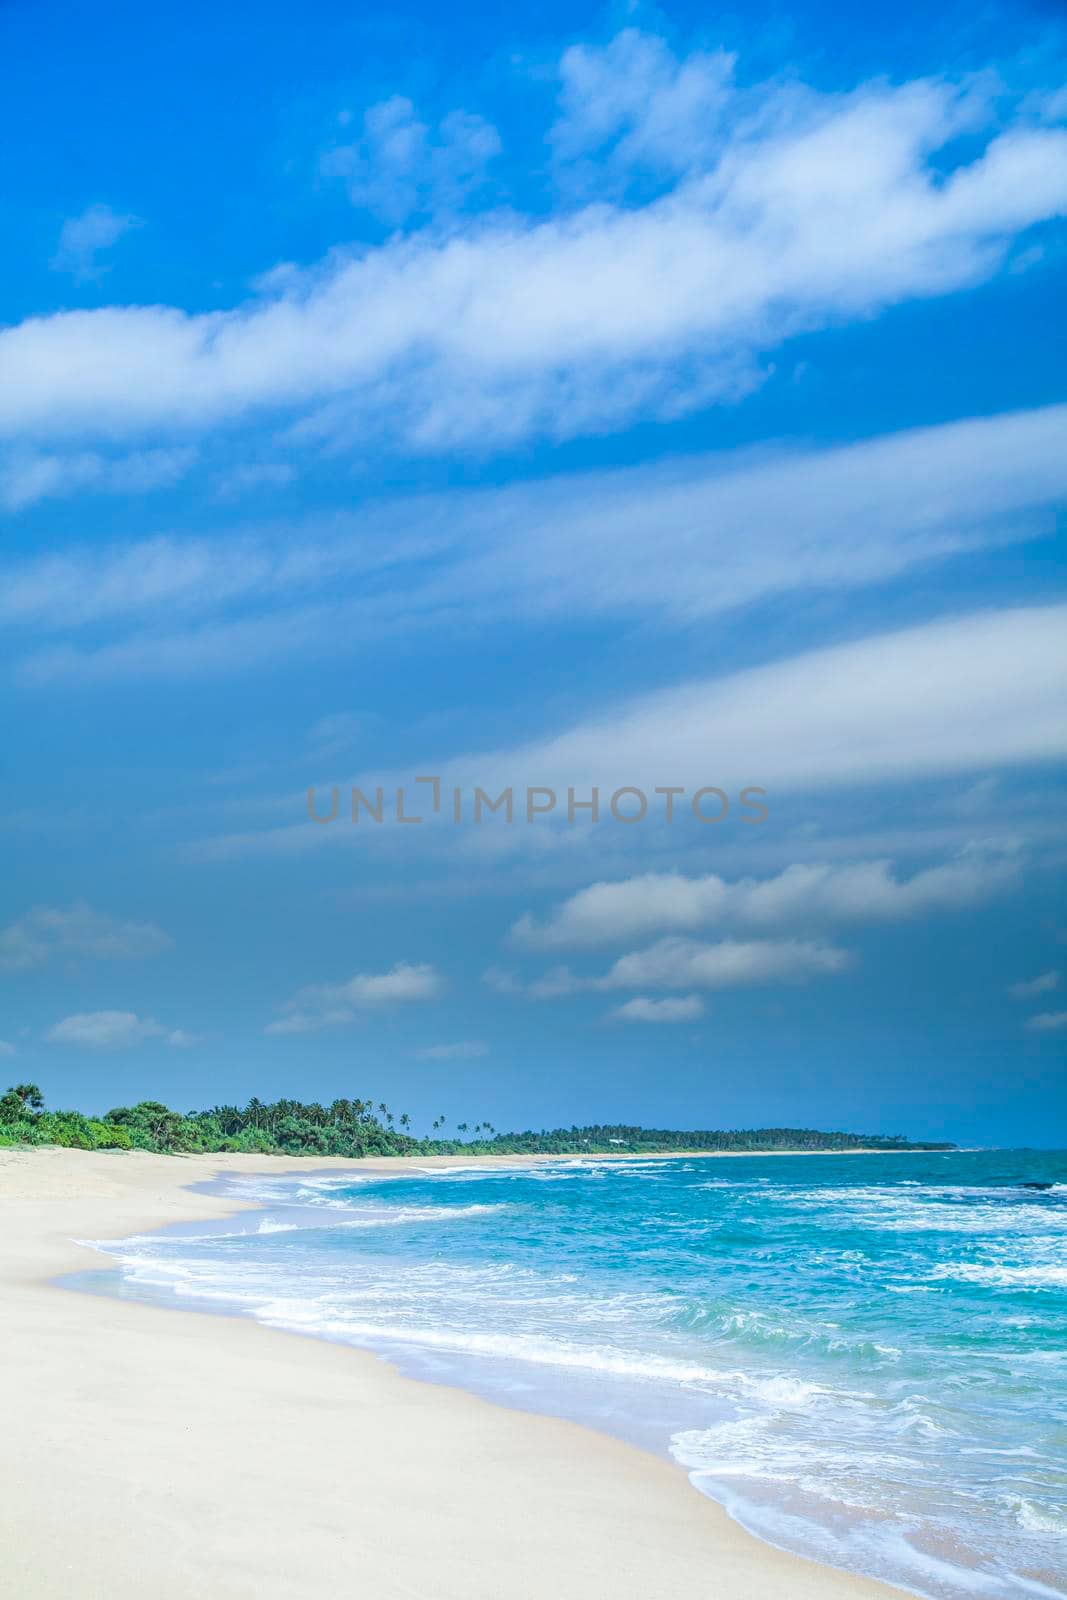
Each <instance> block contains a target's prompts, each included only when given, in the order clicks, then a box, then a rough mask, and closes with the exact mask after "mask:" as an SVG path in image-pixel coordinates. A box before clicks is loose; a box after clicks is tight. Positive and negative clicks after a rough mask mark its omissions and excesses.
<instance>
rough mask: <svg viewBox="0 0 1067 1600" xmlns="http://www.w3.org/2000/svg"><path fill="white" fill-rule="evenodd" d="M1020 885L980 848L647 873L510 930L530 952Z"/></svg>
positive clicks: (908, 907)
mask: <svg viewBox="0 0 1067 1600" xmlns="http://www.w3.org/2000/svg"><path fill="white" fill-rule="evenodd" d="M1018 882H1019V868H1018V866H1017V864H1016V863H1015V862H1014V861H1011V860H1005V859H1003V858H997V857H993V858H990V857H987V856H982V855H974V854H972V855H968V856H964V857H962V858H961V859H960V860H958V861H952V862H948V863H946V864H945V865H943V866H937V867H929V868H927V869H925V870H924V871H921V872H917V873H915V874H913V876H912V877H911V878H909V879H907V880H905V881H901V880H900V879H898V878H896V877H895V876H894V874H893V868H892V864H891V863H890V862H888V861H864V862H857V863H854V864H850V865H841V866H834V865H827V864H825V863H818V864H812V865H807V864H795V865H793V866H790V867H787V868H786V869H785V871H784V872H780V873H778V874H777V875H776V876H775V877H772V878H763V879H757V878H741V879H738V880H736V881H735V882H732V883H731V882H728V881H727V880H726V879H724V878H721V877H719V876H718V875H717V874H715V873H709V874H708V875H707V876H706V877H702V878H691V877H686V876H685V875H684V874H683V873H680V872H648V873H642V874H641V875H640V876H638V877H634V878H627V879H624V880H623V881H622V882H618V883H594V884H591V885H590V886H589V888H587V889H582V890H580V891H579V892H578V893H577V894H575V895H572V896H571V898H570V899H569V900H566V901H564V903H563V904H562V905H561V906H559V907H557V908H556V910H555V911H554V912H552V914H551V915H550V916H549V918H548V920H547V921H545V922H543V923H538V922H537V921H536V920H535V919H534V918H533V917H531V916H530V915H528V914H527V915H526V916H523V917H521V918H520V919H519V921H518V922H517V923H516V924H515V926H514V927H513V928H512V930H511V937H512V939H513V940H514V941H515V943H517V944H520V945H525V946H527V947H528V948H531V949H556V948H566V947H568V946H583V945H584V946H593V945H601V944H621V943H624V942H626V941H627V940H630V939H634V938H641V937H643V936H644V935H647V934H653V933H664V932H692V931H693V930H695V929H697V928H706V927H720V928H722V927H744V928H749V929H772V928H783V927H792V928H795V927H798V926H805V925H810V924H812V923H828V922H829V923H834V922H889V921H895V920H898V919H901V918H905V917H914V916H918V915H921V914H923V913H927V912H931V911H933V912H937V911H956V910H961V909H964V908H965V907H968V906H973V905H978V904H980V903H981V902H982V901H984V900H987V899H989V898H990V897H991V896H993V895H994V894H997V893H999V892H1001V891H1002V890H1004V889H1005V888H1007V887H1009V886H1014V885H1016V884H1017V883H1018ZM1024 987H1025V986H1024Z"/></svg>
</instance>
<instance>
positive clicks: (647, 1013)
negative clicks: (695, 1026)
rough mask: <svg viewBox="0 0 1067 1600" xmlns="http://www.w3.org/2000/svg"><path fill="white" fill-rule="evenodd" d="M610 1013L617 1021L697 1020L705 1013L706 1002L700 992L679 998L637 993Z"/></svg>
mask: <svg viewBox="0 0 1067 1600" xmlns="http://www.w3.org/2000/svg"><path fill="white" fill-rule="evenodd" d="M609 1015H610V1016H612V1017H614V1018H615V1020H616V1021H617V1022H695V1021H696V1020H697V1019H698V1017H702V1016H703V1015H704V1002H703V1000H702V999H701V998H700V996H699V995H698V994H688V995H685V996H684V997H680V998H679V999H677V1000H675V999H671V998H667V999H664V1000H650V999H649V998H648V996H647V995H635V996H634V998H633V999H632V1000H627V1001H626V1002H625V1004H624V1005H621V1006H616V1008H615V1010H614V1011H612V1012H609Z"/></svg>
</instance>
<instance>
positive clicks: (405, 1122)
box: [400, 1111, 411, 1128]
mask: <svg viewBox="0 0 1067 1600" xmlns="http://www.w3.org/2000/svg"><path fill="white" fill-rule="evenodd" d="M400 1126H401V1127H402V1128H410V1127H411V1118H410V1117H409V1116H408V1114H407V1112H406V1111H404V1112H402V1113H401V1117H400Z"/></svg>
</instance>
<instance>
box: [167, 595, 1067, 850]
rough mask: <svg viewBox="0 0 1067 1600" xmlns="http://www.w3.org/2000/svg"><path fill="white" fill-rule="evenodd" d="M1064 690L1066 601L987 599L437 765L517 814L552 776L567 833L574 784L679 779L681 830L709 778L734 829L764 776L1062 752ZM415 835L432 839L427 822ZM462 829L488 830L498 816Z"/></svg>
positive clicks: (608, 791)
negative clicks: (533, 789)
mask: <svg viewBox="0 0 1067 1600" xmlns="http://www.w3.org/2000/svg"><path fill="white" fill-rule="evenodd" d="M1065 692H1067V606H1034V607H1028V608H1027V607H1021V608H1018V609H1012V610H1008V611H999V612H998V611H989V612H979V613H977V614H976V615H973V616H969V617H960V618H956V617H953V618H949V619H947V620H942V621H938V622H932V623H926V624H923V625H921V626H919V627H912V628H904V629H901V630H899V631H897V632H895V633H888V634H879V635H875V636H873V637H870V638H866V639H862V640H860V641H858V642H856V643H853V644H844V645H834V646H830V647H828V648H825V649H820V650H812V651H809V652H805V653H804V654H802V655H799V656H793V657H790V658H787V659H786V660H783V661H778V662H774V663H771V664H770V665H767V666H762V667H756V668H752V669H749V670H746V671H743V672H735V673H728V674H724V675H723V676H722V677H719V678H711V679H704V680H698V681H694V682H689V683H684V684H681V685H679V686H677V687H675V688H671V689H665V690H660V691H657V692H656V693H653V694H649V695H644V696H640V697H636V698H631V699H629V700H624V701H621V702H619V703H617V704H615V705H612V706H609V707H607V708H606V709H605V710H604V712H603V713H601V714H600V715H599V716H597V717H596V718H595V719H593V718H590V719H588V720H586V721H583V722H578V723H577V724H574V725H572V726H571V727H570V728H569V729H568V730H567V731H566V732H564V733H561V734H558V735H556V736H554V737H547V738H543V739H540V740H532V741H530V742H529V743H526V744H523V745H519V746H517V747H515V748H513V749H510V750H508V749H498V750H494V751H489V752H481V753H479V752H476V751H475V752H467V753H465V754H464V755H463V756H461V757H458V758H451V757H450V758H449V759H447V760H444V761H441V762H440V763H439V765H438V767H437V771H438V773H439V775H440V778H441V782H442V785H443V788H444V791H445V792H447V790H448V787H449V786H450V785H453V784H454V785H457V786H459V787H460V788H461V790H462V792H463V793H464V794H465V795H468V796H469V795H470V794H471V793H472V786H473V785H475V784H477V785H478V786H480V787H481V788H482V789H484V790H485V792H486V793H487V794H489V795H492V796H499V794H500V793H501V791H502V790H504V789H506V788H508V787H509V786H510V787H511V788H512V789H513V790H514V793H515V795H516V796H517V797H518V798H517V804H518V805H519V814H520V815H521V804H522V802H523V795H524V791H525V789H526V788H527V787H528V786H545V787H547V788H548V789H550V790H551V791H552V792H553V793H554V794H555V795H556V797H557V803H556V806H555V808H554V812H553V814H552V816H551V817H549V818H548V819H547V820H546V821H545V823H543V824H542V830H552V836H553V838H555V839H558V840H562V841H564V842H566V841H568V840H570V841H578V842H581V841H582V840H583V839H584V838H585V836H586V833H587V830H588V824H587V823H585V822H583V821H582V820H581V814H578V818H579V820H578V821H576V823H575V825H574V826H573V827H569V826H568V825H567V822H566V816H567V795H568V788H573V789H574V791H575V798H576V800H588V798H589V796H590V794H591V791H592V789H593V788H597V789H598V790H599V793H600V797H601V806H602V811H603V812H604V813H605V814H606V813H607V802H608V800H609V799H610V796H611V795H612V793H613V792H614V791H615V790H617V789H619V788H622V787H626V786H635V787H638V788H641V789H642V790H643V791H644V792H645V793H646V794H647V796H648V797H649V800H650V805H649V817H650V819H651V818H652V816H653V814H654V807H656V806H660V807H661V808H662V802H660V801H657V799H656V797H655V794H654V791H655V789H656V787H657V786H658V785H659V786H662V785H674V786H680V787H683V788H684V789H685V791H686V793H685V796H683V798H682V799H681V800H676V801H675V806H676V821H678V820H679V819H680V829H679V841H680V842H681V841H682V839H683V838H684V837H691V834H689V835H685V834H683V833H682V831H681V830H682V829H684V828H685V827H686V826H687V825H688V826H689V827H690V828H691V827H693V826H695V824H693V823H692V822H690V821H688V819H689V818H690V815H691V812H690V807H691V802H692V798H693V796H694V795H695V793H696V791H697V790H698V789H700V788H701V787H704V786H706V785H709V784H714V785H716V786H718V787H719V788H721V789H723V790H724V791H726V793H727V795H728V796H732V797H733V802H732V809H731V810H730V812H729V814H728V822H727V828H728V829H729V828H733V829H734V831H735V832H737V830H738V829H740V828H741V827H742V826H743V823H742V822H741V821H740V818H741V817H742V816H744V815H746V814H747V813H744V812H742V811H741V810H740V808H739V806H738V796H739V794H740V791H741V789H742V788H744V787H746V786H750V785H758V786H760V787H763V788H764V789H766V791H767V800H766V804H767V806H768V808H769V809H772V810H773V808H774V807H779V808H780V807H781V804H782V801H783V799H784V797H785V796H788V795H794V796H795V795H799V794H805V793H810V794H817V793H828V792H832V791H834V790H838V789H843V788H860V787H868V788H869V787H871V786H872V785H875V784H879V785H881V786H883V787H884V786H886V785H890V784H892V785H894V786H899V785H900V784H902V783H906V782H908V781H909V780H912V779H916V778H933V777H937V776H948V775H956V774H961V773H967V772H973V771H975V770H978V771H988V769H989V768H990V767H991V766H999V767H1010V766H1014V765H1021V764H1036V763H1048V764H1050V763H1054V762H1062V761H1063V759H1064V758H1065V757H1067V722H1065V720H1064V717H1063V700H1064V695H1065ZM420 770H422V769H421V768H420ZM411 778H412V774H411V772H410V771H393V772H384V773H383V772H377V773H375V772H373V771H364V772H361V773H357V774H355V775H354V777H353V780H352V781H353V782H354V783H355V784H356V785H357V786H358V787H360V788H361V789H362V790H363V791H364V793H370V792H371V790H372V789H373V788H374V787H375V786H376V785H378V784H382V785H383V786H385V787H386V788H389V787H391V786H395V785H396V784H403V783H405V782H408V783H410V781H411ZM291 804H292V807H293V809H294V811H296V812H297V814H298V815H299V816H300V817H301V818H304V817H305V816H306V793H303V794H296V795H294V796H292V799H291ZM706 804H709V805H710V804H716V802H706ZM780 814H781V813H780V811H779V815H780ZM386 816H387V817H390V818H391V813H390V812H388V811H387V812H386ZM429 820H430V821H431V822H432V821H433V819H432V817H431V818H430V819H429ZM598 826H600V828H601V830H602V831H603V829H604V828H608V827H612V826H618V825H615V824H611V823H607V822H603V823H601V824H599V825H598ZM407 831H408V830H405V832H407ZM420 832H422V833H424V834H425V835H426V837H427V838H428V839H429V838H430V837H431V836H432V830H431V829H430V828H426V829H423V830H420ZM702 832H703V833H704V836H705V838H706V840H707V842H708V844H709V845H710V844H711V843H712V842H713V841H714V840H717V839H721V837H722V834H721V833H718V834H717V833H716V832H715V828H714V824H713V823H709V824H708V825H707V827H706V828H705V829H703V830H702ZM467 836H468V837H469V838H471V839H472V840H475V841H480V840H482V839H485V840H490V839H491V838H492V829H491V826H488V825H486V826H485V827H484V828H483V829H482V830H479V831H478V832H477V833H474V832H471V831H470V830H468V834H467ZM357 837H368V836H367V835H365V834H360V835H357V830H355V829H354V828H351V827H347V828H346V827H343V826H337V827H333V828H313V829H309V828H308V826H307V825H306V823H305V822H304V821H302V820H301V821H300V822H294V823H293V824H292V825H289V826H286V827H281V828H272V829H264V830H261V831H258V832H243V833H231V834H227V835H222V836H219V837H216V838H214V839H209V840H203V841H201V842H200V843H199V844H198V845H197V846H196V847H195V849H194V854H195V855H196V856H197V858H198V859H209V858H211V859H218V858H222V857H231V856H234V855H241V854H246V853H255V852H267V853H271V854H273V853H286V852H290V851H301V850H306V849H311V848H324V847H327V846H337V845H342V844H348V845H351V844H353V843H355V842H356V841H357ZM376 837H377V835H376ZM500 837H501V838H502V839H505V840H506V842H508V843H509V844H511V845H514V847H516V848H518V847H522V846H524V845H525V844H526V841H527V840H528V841H529V847H531V848H532V847H536V846H537V844H538V842H539V840H543V839H546V838H548V833H547V832H546V831H539V830H538V828H537V827H536V826H534V827H530V828H527V827H525V826H520V825H515V826H514V827H513V828H512V829H509V830H507V833H506V834H504V832H503V831H501V835H500ZM857 848H858V849H862V848H864V846H863V844H862V842H861V843H860V844H859V845H858V846H856V845H854V844H850V846H849V852H850V854H853V853H855V852H856V850H857ZM867 848H870V846H867ZM882 848H889V849H892V850H894V851H896V850H898V849H899V848H900V845H899V842H897V841H893V842H891V843H889V844H888V845H883V846H882ZM977 854H978V855H979V856H980V855H981V852H980V851H979V852H977ZM935 881H936V880H935Z"/></svg>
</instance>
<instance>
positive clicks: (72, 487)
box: [0, 448, 195, 511]
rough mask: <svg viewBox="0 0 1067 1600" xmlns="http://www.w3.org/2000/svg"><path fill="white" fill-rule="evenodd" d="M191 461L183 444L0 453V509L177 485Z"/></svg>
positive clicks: (189, 451) (16, 508)
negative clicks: (110, 452)
mask: <svg viewBox="0 0 1067 1600" xmlns="http://www.w3.org/2000/svg"><path fill="white" fill-rule="evenodd" d="M194 459H195V451H193V450H192V449H188V448H174V449H169V450H139V451H134V452H133V453H132V454H129V455H119V456H105V455H101V454H100V453H99V452H97V451H92V450H83V451H80V452H73V453H72V452H69V451H68V452H66V453H62V454H56V453H46V452H42V451H34V450H30V451H27V450H18V449H16V450H12V451H8V452H6V453H5V454H2V455H0V510H4V511H22V510H23V509H24V508H25V507H26V506H31V505H36V504H37V502H38V501H40V500H61V499H65V498H66V497H68V496H70V495H75V494H117V495H124V494H144V493H146V492H147V491H148V490H150V489H166V488H170V487H171V485H172V484H174V483H176V482H177V481H178V479H179V478H180V477H182V475H183V474H184V473H185V472H186V471H187V470H188V469H189V467H190V466H191V465H192V462H193V460H194Z"/></svg>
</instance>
